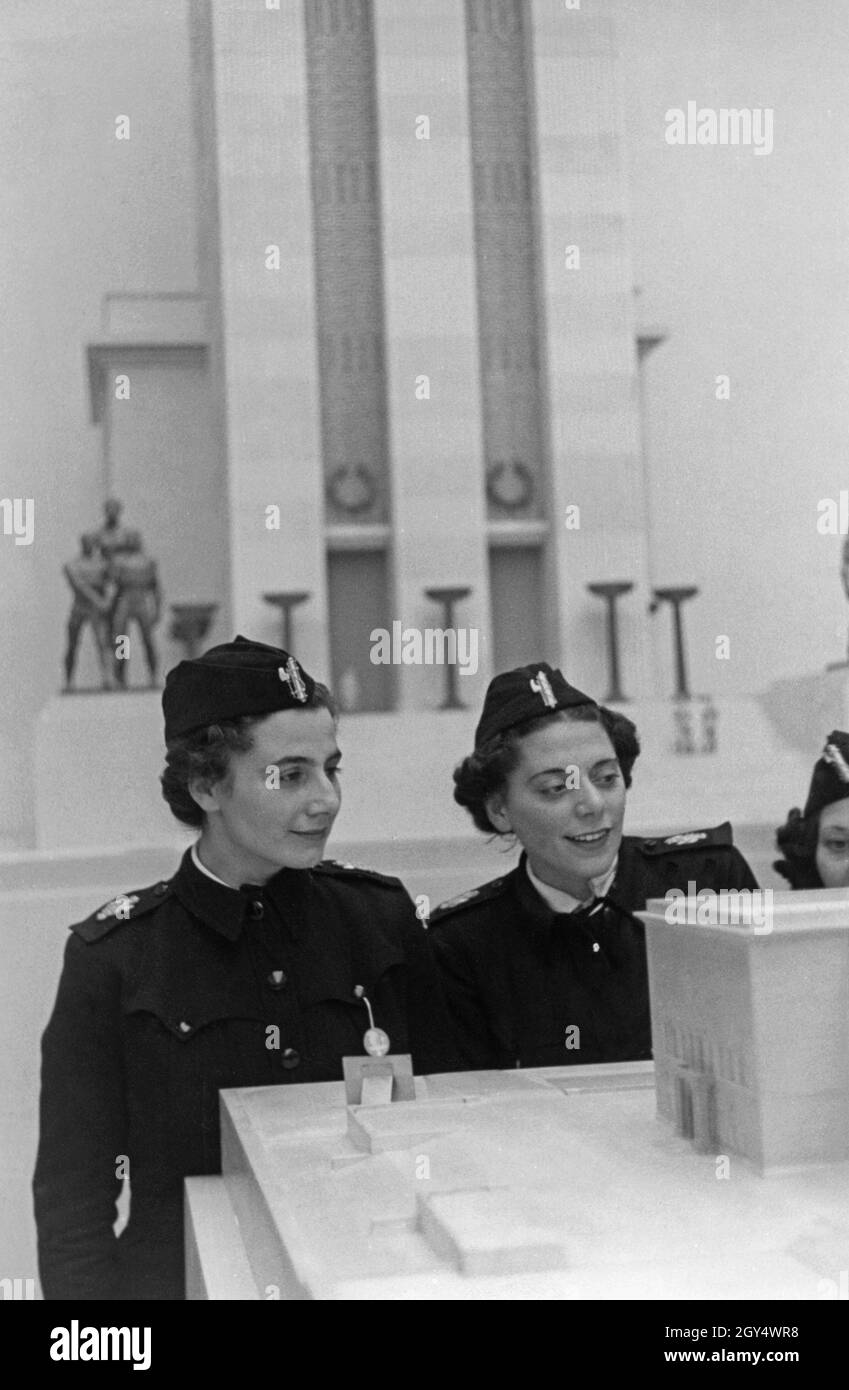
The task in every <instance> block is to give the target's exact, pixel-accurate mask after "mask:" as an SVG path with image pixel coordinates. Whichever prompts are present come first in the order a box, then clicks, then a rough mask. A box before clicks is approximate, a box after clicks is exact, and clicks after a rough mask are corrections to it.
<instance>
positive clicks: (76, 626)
mask: <svg viewBox="0 0 849 1390" xmlns="http://www.w3.org/2000/svg"><path fill="white" fill-rule="evenodd" d="M103 510H104V521H103V525H102V526H101V527H100V529H99V530H97V531H89V532H86V534H85V535H83V536H81V537H80V554H79V555H78V556H77V558H76V559H74V560H71V561H69V563H68V564H67V565H65V566H64V569H63V573H64V575H65V578H66V579H67V581H68V583H69V584H70V586H71V589H72V591H73V595H74V599H73V604H72V606H71V614H70V617H69V619H68V644H67V647H66V649H65V690H66V691H71V690H73V688H74V685H73V681H74V668H75V666H76V660H77V652H78V648H79V642H80V638H81V636H82V633H83V629H84V628H85V627H86V625H88V626H89V627H90V628H91V632H92V636H93V638H94V646H95V651H96V653H97V660H98V665H99V668H100V681H101V689H103V690H124V689H126V688H127V668H128V665H129V654H130V634H129V628H130V624H131V623H132V622H135V623H136V625H137V627H138V629H139V631H140V632H141V639H142V645H143V647H144V653H145V659H146V662H147V670H148V679H149V683H150V685H151V686H155V685H156V673H157V657H156V648H155V646H154V641H153V629H154V627H155V626H156V624H157V623H158V622H159V619H160V616H161V612H162V595H161V591H160V587H159V575H158V572H157V568H156V561H155V560H152V559H151V558H150V556H149V555H148V554H147V553H146V552H145V549H144V544H143V541H142V537H141V532H140V531H134V530H131V529H130V528H128V527H125V526H122V525H121V511H122V507H121V503H120V502H118V501H116V500H115V499H114V498H109V500H108V501H107V502H106V503H105V504H104V509H103Z"/></svg>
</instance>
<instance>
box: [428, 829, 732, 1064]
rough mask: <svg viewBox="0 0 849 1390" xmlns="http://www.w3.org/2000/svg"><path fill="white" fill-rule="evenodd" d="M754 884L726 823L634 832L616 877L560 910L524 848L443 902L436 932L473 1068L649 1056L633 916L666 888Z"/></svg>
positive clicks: (463, 1048)
mask: <svg viewBox="0 0 849 1390" xmlns="http://www.w3.org/2000/svg"><path fill="white" fill-rule="evenodd" d="M691 882H694V883H695V884H696V888H695V889H693V890H692V891H693V892H698V891H699V890H701V889H708V888H712V889H714V890H716V891H719V890H720V889H721V888H738V889H739V888H756V887H757V883H756V881H755V879H754V877H753V875H752V872H751V869H750V868H749V866H748V864H747V863H746V861H745V859H744V858H743V856H742V855H741V854H740V852H739V850H737V849H735V848H734V845H733V843H732V836H731V827H730V825H728V824H725V825H721V826H718V827H717V828H716V829H715V830H700V831H692V832H690V833H689V834H685V835H670V836H668V837H667V838H666V839H639V838H637V837H635V836H630V835H626V836H624V837H623V839H622V843H621V846H620V850H619V861H618V866H617V870H616V877H615V878H614V881H613V884H612V885H611V887H610V889H609V891H608V893H607V894H606V896H605V897H604V898H602V899H600V900H598V901H597V902H596V903H594V904H593V905H591V906H590V907H589V908H586V907H584V908H579V909H577V910H576V911H575V912H569V913H557V912H554V911H553V909H552V908H551V907H549V905H548V904H547V903H546V902H545V901H544V899H543V898H541V897H540V895H539V893H538V892H537V891H536V889H535V888H534V887H533V885H532V883H531V881H530V879H529V878H528V875H527V872H526V870H525V856H524V855H522V858H521V860H520V862H519V864H518V866H517V867H516V868H515V869H514V870H513V871H512V873H509V874H507V875H506V876H505V877H503V878H497V879H495V880H493V882H492V883H487V884H485V885H484V886H483V887H481V888H476V889H474V890H473V891H472V892H471V893H465V894H463V895H462V896H461V897H459V898H455V899H454V900H453V901H452V902H449V903H445V904H444V905H443V906H441V907H439V908H437V910H436V911H435V912H434V914H433V916H432V918H431V931H430V937H431V941H432V944H433V948H434V953H435V955H436V958H437V961H438V963H439V966H440V968H441V970H442V976H443V980H444V983H445V988H446V994H447V997H448V1004H449V1008H450V1009H451V1012H452V1015H453V1020H454V1025H455V1037H456V1041H457V1045H458V1049H459V1052H460V1057H461V1060H462V1064H463V1066H464V1067H466V1068H469V1069H476V1068H478V1069H483V1068H489V1067H496V1068H504V1067H543V1066H566V1065H569V1064H570V1063H590V1062H624V1061H639V1060H641V1059H648V1058H650V1057H651V1055H652V1054H651V1018H650V1013H649V992H648V974H647V966H646V946H645V929H644V927H643V924H642V923H641V922H640V921H638V920H637V919H636V918H635V917H633V916H632V915H631V912H632V911H634V910H642V909H643V908H644V907H645V905H646V902H647V900H648V899H649V898H662V897H663V896H664V894H665V893H666V891H667V889H670V888H679V889H681V890H682V891H683V892H685V893H686V892H687V890H688V884H690V883H691Z"/></svg>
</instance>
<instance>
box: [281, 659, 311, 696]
mask: <svg viewBox="0 0 849 1390" xmlns="http://www.w3.org/2000/svg"><path fill="white" fill-rule="evenodd" d="M277 674H278V676H279V677H280V679H281V681H285V682H286V684H287V685H288V687H289V690H290V691H291V693H292V697H293V699H295V700H300V702H301V704H302V705H303V704H306V701H307V688H306V686H305V685H304V682H303V679H302V677H301V672H300V668H299V666H298V663H297V661H296V660H295V658H294V657H293V656H290V657H289V660H288V661H287V662H286V665H285V666H278V667H277Z"/></svg>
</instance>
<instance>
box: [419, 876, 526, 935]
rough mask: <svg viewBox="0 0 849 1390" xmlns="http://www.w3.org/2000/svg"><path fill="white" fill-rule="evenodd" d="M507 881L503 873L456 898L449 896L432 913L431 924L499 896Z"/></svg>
mask: <svg viewBox="0 0 849 1390" xmlns="http://www.w3.org/2000/svg"><path fill="white" fill-rule="evenodd" d="M506 882H507V875H506V874H502V876H501V878H493V879H490V881H489V883H482V884H481V886H480V888H470V889H469V891H468V893H460V894H459V896H458V897H456V898H449V899H448V901H447V902H444V903H440V904H439V907H437V908H435V909H434V911H433V912H432V913H431V914H430V924H431V926H434V925H435V924H436V923H437V922H438V921H441V920H442V918H444V917H450V916H451V915H452V914H453V913H454V912H462V911H463V910H464V909H465V908H467V907H477V905H478V903H484V902H487V901H488V900H489V899H490V898H497V897H498V896H499V895H500V893H501V892H502V891H503V889H504V885H505V883H506Z"/></svg>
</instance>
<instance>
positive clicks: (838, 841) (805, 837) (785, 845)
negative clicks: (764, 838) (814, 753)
mask: <svg viewBox="0 0 849 1390" xmlns="http://www.w3.org/2000/svg"><path fill="white" fill-rule="evenodd" d="M775 838H776V842H777V844H778V848H779V849H780V850H781V852H782V854H783V855H784V858H783V859H779V860H778V861H777V862H776V863H775V864H773V868H774V869H776V870H777V872H778V873H780V874H781V875H782V876H783V877H784V878H786V879H787V881H788V883H789V884H790V887H791V888H847V887H849V734H847V733H844V732H843V731H842V730H841V729H834V730H833V731H832V732H831V733H830V734H829V736H828V738H827V739H826V742H825V748H824V749H823V752H822V755H821V757H819V758H818V759H817V761H816V763H815V764H814V771H813V775H812V777H811V786H810V790H809V792H808V799H807V801H806V802H805V806H804V810H802V811H800V810H799V808H798V806H794V807H793V809H792V811H791V812H790V813H789V815H788V817H787V820H786V821H785V822H784V824H783V825H782V826H780V827H779V829H778V830H777V831H776V836H775Z"/></svg>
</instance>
